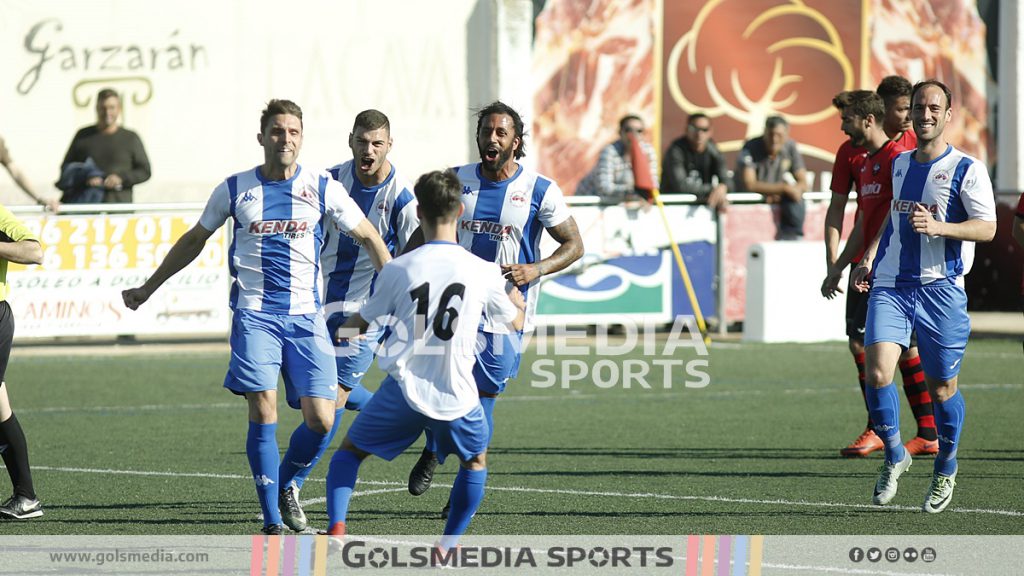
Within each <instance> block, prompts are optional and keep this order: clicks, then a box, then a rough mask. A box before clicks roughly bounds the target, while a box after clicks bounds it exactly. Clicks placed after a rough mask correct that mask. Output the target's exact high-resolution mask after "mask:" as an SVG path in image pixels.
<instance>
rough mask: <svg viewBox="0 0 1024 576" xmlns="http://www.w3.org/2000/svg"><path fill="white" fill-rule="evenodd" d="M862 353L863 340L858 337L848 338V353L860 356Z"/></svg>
mask: <svg viewBox="0 0 1024 576" xmlns="http://www.w3.org/2000/svg"><path fill="white" fill-rule="evenodd" d="M863 353H864V340H861V339H859V338H850V354H853V355H854V356H860V355H861V354H863Z"/></svg>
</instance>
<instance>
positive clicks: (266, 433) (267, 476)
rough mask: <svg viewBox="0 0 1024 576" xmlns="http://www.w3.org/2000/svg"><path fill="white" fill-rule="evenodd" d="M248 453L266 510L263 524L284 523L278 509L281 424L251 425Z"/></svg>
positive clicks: (261, 506) (259, 495)
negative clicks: (279, 432)
mask: <svg viewBox="0 0 1024 576" xmlns="http://www.w3.org/2000/svg"><path fill="white" fill-rule="evenodd" d="M245 454H246V455H247V456H248V457H249V469H250V470H252V476H253V481H254V482H255V484H256V496H257V497H258V498H259V500H260V509H261V510H263V524H264V526H270V525H271V524H281V523H282V521H281V511H280V510H278V508H277V491H278V489H279V488H280V484H279V483H278V466H280V460H281V459H280V456H279V455H278V452H277V423H276V422H275V423H274V424H257V423H256V422H249V434H248V436H247V437H246V439H245Z"/></svg>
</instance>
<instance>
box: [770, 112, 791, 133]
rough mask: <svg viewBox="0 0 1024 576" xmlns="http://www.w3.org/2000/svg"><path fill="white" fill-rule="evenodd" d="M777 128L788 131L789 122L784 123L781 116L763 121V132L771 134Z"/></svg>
mask: <svg viewBox="0 0 1024 576" xmlns="http://www.w3.org/2000/svg"><path fill="white" fill-rule="evenodd" d="M778 126H784V127H785V128H786V129H787V130H788V129H789V122H787V121H786V119H785V118H783V117H782V116H769V117H768V118H766V119H765V121H764V131H765V132H771V131H772V130H774V129H775V128H776V127H778Z"/></svg>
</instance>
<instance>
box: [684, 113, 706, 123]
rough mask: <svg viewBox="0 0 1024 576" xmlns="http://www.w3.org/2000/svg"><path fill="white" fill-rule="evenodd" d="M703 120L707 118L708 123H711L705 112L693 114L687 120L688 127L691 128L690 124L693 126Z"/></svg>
mask: <svg viewBox="0 0 1024 576" xmlns="http://www.w3.org/2000/svg"><path fill="white" fill-rule="evenodd" d="M701 118H705V119H707V121H708V122H711V118H708V115H707V114H705V113H703V112H694V113H693V114H690V117H689V118H687V119H686V125H687V126H689V125H690V124H693V123H694V122H696V121H697V120H700V119H701Z"/></svg>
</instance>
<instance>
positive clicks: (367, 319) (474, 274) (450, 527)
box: [327, 171, 525, 548]
mask: <svg viewBox="0 0 1024 576" xmlns="http://www.w3.org/2000/svg"><path fill="white" fill-rule="evenodd" d="M461 188H462V187H461V184H460V183H459V180H458V178H457V177H456V176H455V174H454V173H452V172H451V171H444V172H430V173H427V174H424V175H423V176H421V177H420V179H419V180H418V181H417V182H416V186H415V188H414V189H415V192H416V199H417V200H418V202H419V207H418V213H419V216H420V220H421V226H422V230H423V235H424V238H425V239H426V240H427V243H426V244H424V245H422V246H420V247H419V248H417V249H416V250H413V251H411V252H409V253H407V254H404V255H402V256H399V257H398V258H395V259H394V260H392V261H391V262H390V263H389V264H388V265H386V266H384V268H383V269H382V270H381V272H380V276H379V278H378V282H377V288H376V290H375V292H374V293H373V295H372V296H370V299H369V300H368V301H367V302H366V304H365V305H364V306H363V308H362V309H361V310H360V311H359V313H358V314H355V315H353V316H352V317H350V318H349V319H348V321H347V322H346V323H345V325H344V326H343V327H342V330H343V331H344V330H346V329H350V330H351V329H358V331H359V332H360V333H365V332H366V331H367V328H368V327H369V326H370V323H371V322H372V323H374V324H375V325H382V324H383V325H388V326H390V330H389V333H388V335H387V336H386V337H385V340H384V344H383V346H382V347H381V350H380V352H379V353H378V356H377V358H378V364H379V365H380V367H381V369H382V370H384V371H385V372H387V374H388V376H387V378H385V379H384V382H382V383H381V385H380V387H379V388H378V389H377V393H376V394H374V396H373V398H372V399H371V400H370V401H369V403H367V405H366V406H364V407H363V410H362V412H360V413H359V415H358V416H356V418H355V420H354V421H353V422H352V426H351V427H350V428H349V430H348V434H347V435H346V436H345V439H344V440H343V441H342V444H341V447H340V448H339V449H338V451H337V452H335V454H334V457H333V458H332V459H331V466H330V471H329V472H328V474H327V514H328V516H329V517H330V522H329V529H328V534H330V535H332V536H343V535H344V534H345V532H346V525H345V521H346V517H347V514H348V505H349V500H350V498H351V496H352V492H353V490H354V489H355V484H356V477H357V475H358V472H359V466H360V464H361V463H362V461H363V459H365V458H366V457H367V456H368V455H370V454H375V455H377V456H380V457H381V458H384V459H385V460H392V459H394V458H395V457H396V456H398V455H399V454H401V453H402V452H403V451H404V450H405V449H406V448H408V447H409V446H411V445H412V443H413V442H415V441H416V439H417V438H419V436H420V434H421V433H423V431H424V429H426V430H430V431H431V432H432V434H433V436H434V443H435V446H436V450H437V456H438V457H439V459H441V460H444V458H445V456H446V455H447V454H455V455H456V456H458V458H459V461H460V462H461V464H462V466H461V468H460V469H459V473H458V475H456V477H455V482H454V485H453V486H452V497H451V505H452V506H451V515H450V516H449V518H448V523H447V524H446V525H445V530H444V533H445V534H446V535H450V536H453V537H457V536H458V535H460V534H463V533H464V532H465V531H466V528H467V527H468V526H469V521H470V519H471V518H472V516H473V514H474V513H475V512H476V509H477V507H478V506H479V505H480V501H481V500H482V499H483V495H484V483H485V481H486V479H487V468H486V459H485V458H486V451H487V441H488V437H489V429H488V423H487V419H486V417H485V415H484V412H483V408H482V407H481V406H480V399H479V395H478V392H477V386H476V383H475V382H474V378H473V365H474V360H475V359H474V352H475V350H474V349H475V346H476V336H477V326H478V323H479V321H480V317H481V315H482V314H486V316H487V317H488V318H490V319H492V321H493V322H494V323H496V324H498V323H501V324H505V323H511V324H512V329H513V330H520V329H522V326H523V309H524V308H525V304H524V302H523V299H522V294H521V293H520V292H519V291H518V290H516V289H514V288H513V289H511V290H510V291H511V294H506V292H505V281H504V279H503V278H502V275H501V272H500V269H499V268H498V266H496V265H495V264H494V263H493V262H486V261H484V260H481V259H480V258H478V257H476V256H474V255H472V254H470V253H469V252H467V251H466V250H464V249H463V248H461V247H459V245H458V244H456V243H455V226H456V223H457V222H458V219H459V215H460V214H461V213H462V209H463V208H462V203H461V198H460V196H461V194H462V190H461ZM453 544H454V542H453V541H452V540H451V539H446V540H442V547H444V548H448V547H450V546H451V545H453Z"/></svg>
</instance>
